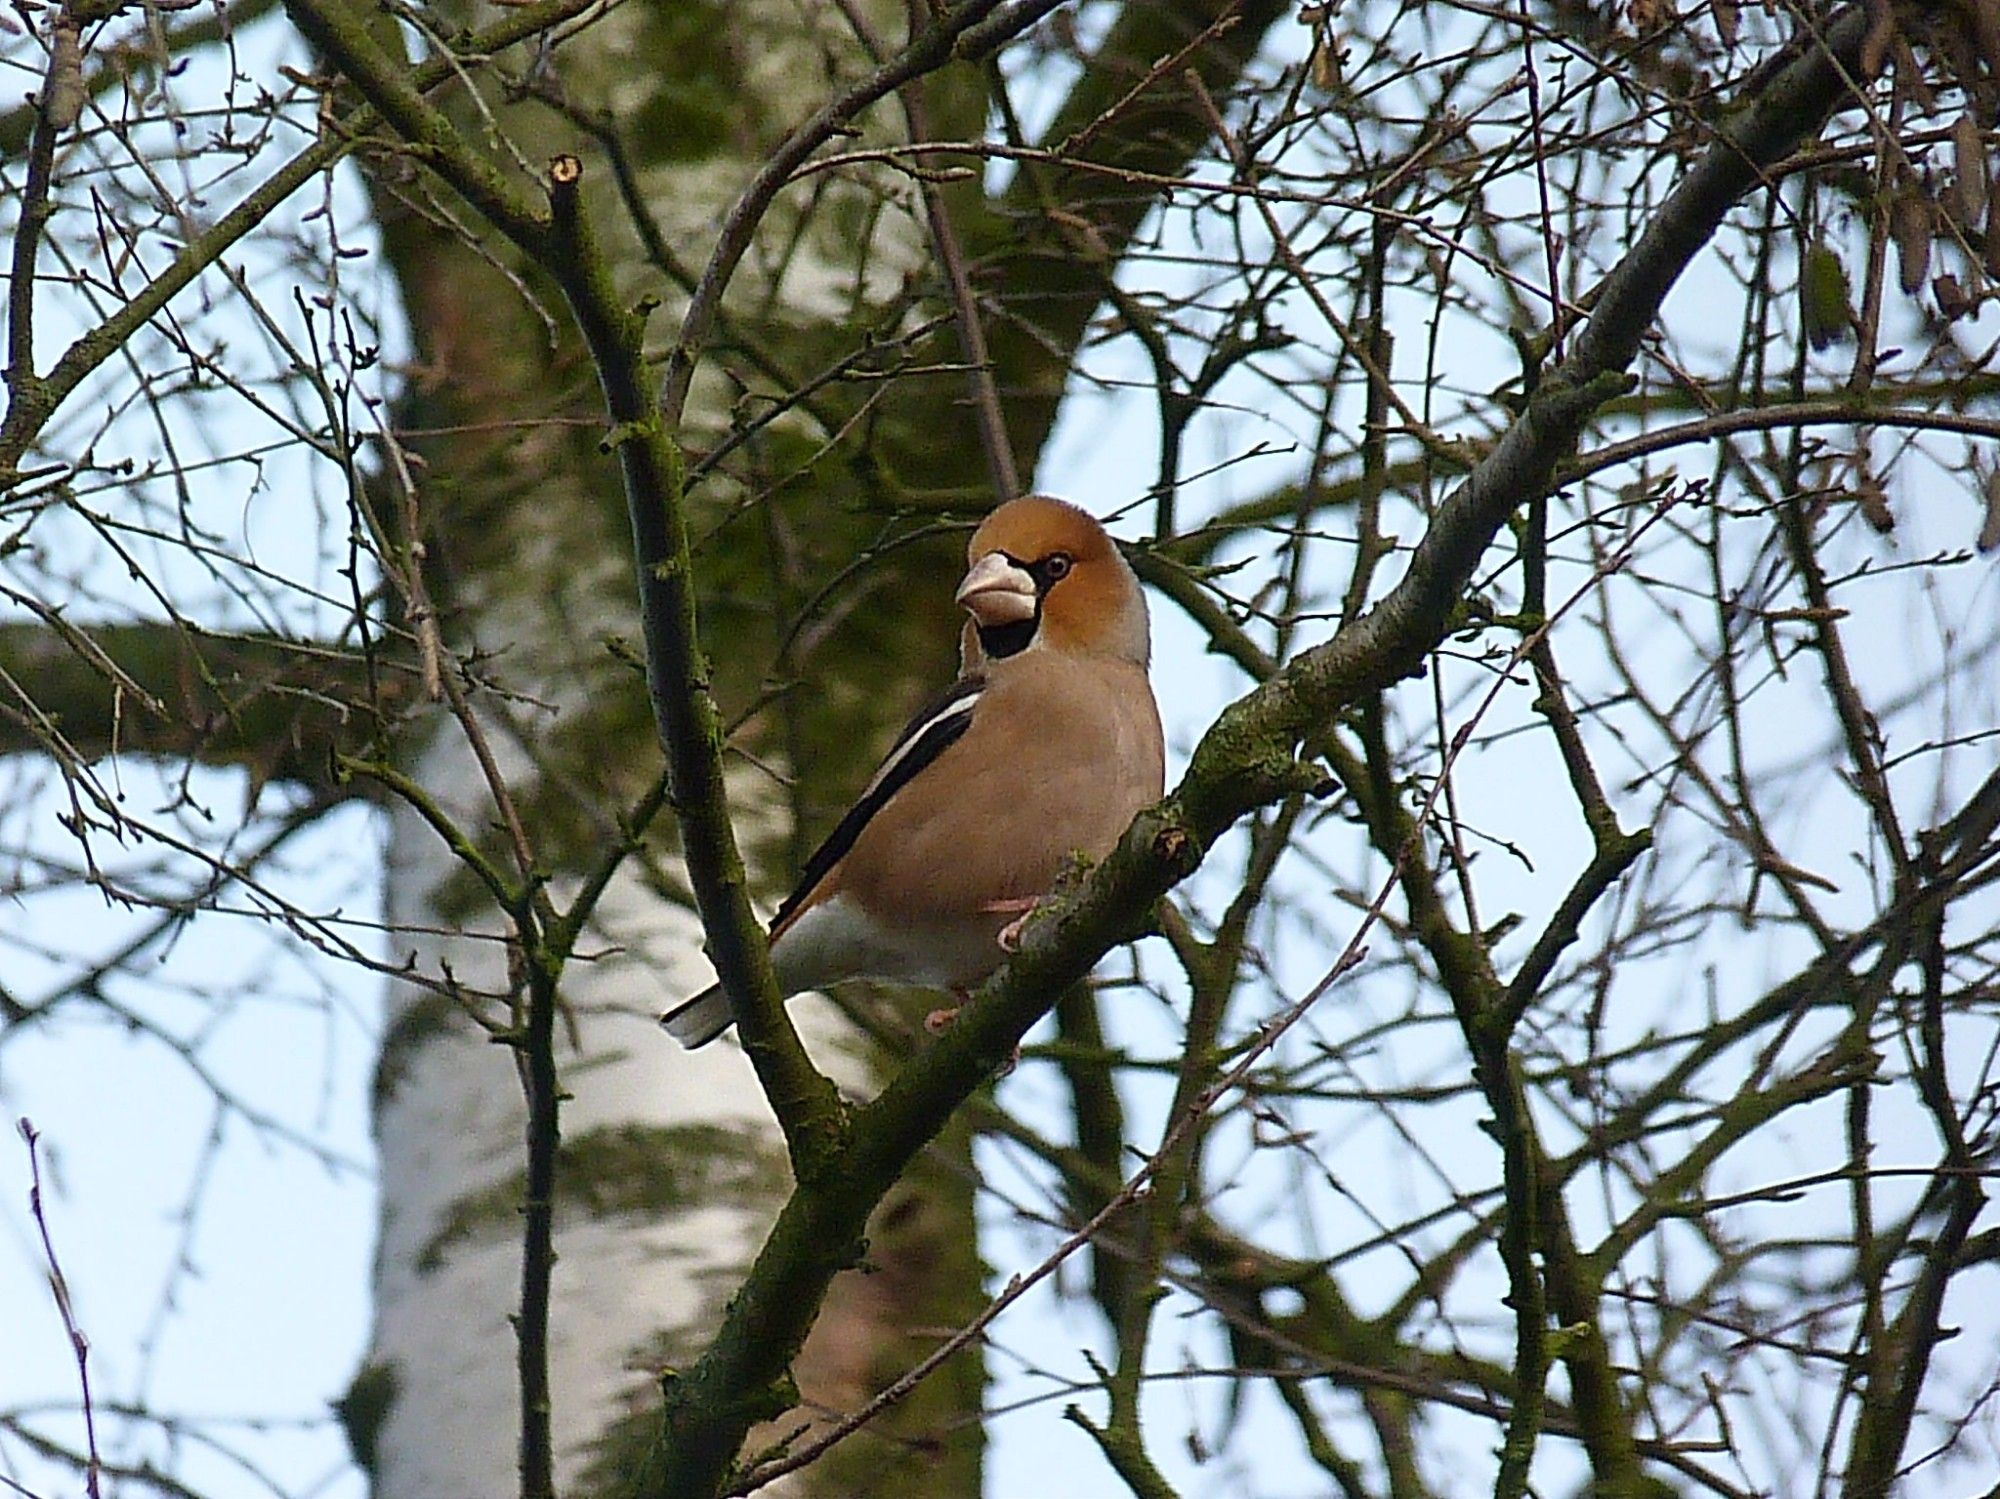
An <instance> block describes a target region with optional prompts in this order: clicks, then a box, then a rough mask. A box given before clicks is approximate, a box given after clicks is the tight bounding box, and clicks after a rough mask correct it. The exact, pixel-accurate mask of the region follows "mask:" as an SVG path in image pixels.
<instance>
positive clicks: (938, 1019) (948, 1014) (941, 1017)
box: [924, 986, 972, 1036]
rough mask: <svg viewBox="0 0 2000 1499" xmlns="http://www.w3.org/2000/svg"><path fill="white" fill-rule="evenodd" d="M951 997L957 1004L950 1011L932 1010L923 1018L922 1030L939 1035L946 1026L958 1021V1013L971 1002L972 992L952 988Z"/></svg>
mask: <svg viewBox="0 0 2000 1499" xmlns="http://www.w3.org/2000/svg"><path fill="white" fill-rule="evenodd" d="M951 997H952V998H953V999H955V1000H957V1001H958V1003H957V1004H955V1005H953V1006H952V1007H951V1008H950V1009H947V1010H932V1011H931V1012H930V1014H928V1015H926V1016H924V1029H925V1030H927V1031H929V1032H930V1033H931V1034H932V1035H933V1036H935V1035H938V1034H940V1033H941V1032H942V1031H943V1030H944V1028H945V1027H946V1026H948V1025H950V1024H951V1023H952V1021H954V1020H956V1019H958V1012H959V1011H960V1010H962V1009H964V1008H965V1007H966V1006H967V1005H968V1004H970V1003H971V1002H972V991H971V990H970V989H961V988H958V987H955V986H954V987H953V989H952V991H951Z"/></svg>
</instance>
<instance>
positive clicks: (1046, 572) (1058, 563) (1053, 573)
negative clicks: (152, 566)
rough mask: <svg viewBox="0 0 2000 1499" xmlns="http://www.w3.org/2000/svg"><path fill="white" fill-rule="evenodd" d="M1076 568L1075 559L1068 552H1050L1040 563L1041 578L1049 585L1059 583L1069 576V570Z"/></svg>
mask: <svg viewBox="0 0 2000 1499" xmlns="http://www.w3.org/2000/svg"><path fill="white" fill-rule="evenodd" d="M1075 566H1076V559H1075V558H1074V557H1072V556H1070V554H1069V553H1068V552H1051V553H1050V554H1049V555H1048V556H1047V557H1046V558H1044V559H1043V561H1042V576H1043V577H1045V578H1047V579H1048V580H1049V581H1050V582H1051V583H1060V582H1062V580H1063V579H1064V578H1067V577H1068V576H1069V570H1070V569H1071V568H1072V567H1075Z"/></svg>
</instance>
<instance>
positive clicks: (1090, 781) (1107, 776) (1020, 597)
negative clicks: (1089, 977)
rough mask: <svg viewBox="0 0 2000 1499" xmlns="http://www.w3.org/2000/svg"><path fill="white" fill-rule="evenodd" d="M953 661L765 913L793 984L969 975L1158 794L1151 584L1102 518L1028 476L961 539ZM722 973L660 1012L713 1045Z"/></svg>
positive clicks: (776, 964)
mask: <svg viewBox="0 0 2000 1499" xmlns="http://www.w3.org/2000/svg"><path fill="white" fill-rule="evenodd" d="M966 561H967V564H968V566H967V569H966V573H965V577H964V579H963V580H962V581H961V582H960V583H959V585H958V594H957V598H958V602H959V604H960V605H961V606H963V608H964V609H965V611H966V613H967V614H968V615H970V616H971V618H970V619H969V620H968V621H967V623H966V627H965V641H964V651H963V655H964V669H963V672H962V674H961V675H960V677H959V679H958V680H957V681H956V682H954V683H953V684H952V685H951V687H950V688H949V689H948V690H947V691H945V692H944V693H942V694H941V695H940V696H938V697H937V698H936V699H934V700H933V701H932V702H930V703H929V704H928V705H926V706H925V707H924V708H923V710H922V711H920V712H919V713H918V714H917V716H916V717H915V718H913V719H911V720H910V724H909V726H908V727H907V728H905V729H904V730H903V732H902V735H901V736H900V737H899V738H898V739H897V740H896V742H895V744H894V746H893V747H892V748H891V749H890V751H889V754H888V757H887V758H886V759H885V760H883V762H882V764H881V766H880V767H879V768H878V769H877V770H876V772H875V774H874V775H873V776H872V777H871V778H870V779H869V782H868V784H867V785H866V786H865V787H863V788H862V791H861V796H860V798H859V799H858V800H857V801H856V802H855V804H854V806H853V807H852V808H851V809H849V811H848V813H847V815H846V816H845V817H843V818H842V819H841V820H840V825H839V826H838V827H836V828H835V829H834V830H833V832H832V834H831V835H830V836H829V837H828V838H827V840H826V841H825V842H824V843H822V844H821V845H820V846H819V848H818V850H817V851H815V852H814V854H813V856H812V857H811V858H810V859H808V860H807V861H806V867H805V872H804V874H802V875H801V876H800V878H799V883H798V887H797V888H796V889H795V890H793V892H792V893H791V895H790V896H788V897H787V898H786V899H785V902H784V904H782V905H781V906H779V907H778V913H777V915H776V916H775V917H773V918H772V921H771V963H772V966H773V968H775V969H776V971H777V977H778V986H779V988H780V989H781V990H782V991H783V993H784V994H785V995H786V997H787V998H789V997H790V996H792V995H794V994H800V993H803V992H805V991H806V990H808V989H818V988H822V987H824V986H826V985H828V984H834V983H838V982H840V981H841V980H842V979H850V978H877V979H890V980H895V981H898V982H902V983H910V984H922V985H926V986H929V987H932V988H938V989H949V990H953V991H956V992H959V993H963V992H964V991H965V990H966V989H968V988H969V987H970V986H971V985H973V984H976V983H978V982H979V981H980V980H981V979H983V978H985V977H986V976H987V975H988V974H989V973H991V972H992V971H993V970H994V969H995V968H997V967H998V966H999V965H1000V962H1001V960H1002V959H1003V958H1004V957H1005V956H1006V955H1007V952H1008V951H1010V950H1011V948H1012V946H1013V940H1014V938H1015V937H1017V936H1018V934H1019V931H1020V927H1021V924H1022V923H1023V922H1024V921H1025V920H1026V917H1027V913H1028V912H1029V911H1030V910H1032V909H1033V907H1034V904H1035V902H1036V900H1037V899H1038V898H1039V897H1040V896H1042V895H1043V894H1045V893H1046V892H1047V891H1048V889H1049V887H1050V886H1051V885H1052V884H1054V882H1055V880H1056V876H1057V875H1058V874H1059V873H1060V872H1061V870H1062V868H1063V865H1064V864H1065V862H1066V861H1067V860H1068V859H1069V857H1070V856H1071V855H1072V854H1073V853H1081V854H1083V855H1085V856H1086V857H1088V858H1091V859H1099V858H1102V857H1103V856H1104V855H1105V854H1107V853H1109V852H1110V851H1111V849H1112V847H1113V845H1115V844H1116V843H1117V841H1118V839H1119V836H1120V835H1121V834H1123V833H1124V831H1125V829H1126V827H1127V826H1128V825H1129V824H1130V823H1131V821H1132V818H1133V817H1134V815H1136V814H1137V813H1138V812H1139V811H1140V810H1141V809H1142V808H1144V807H1147V806H1149V805H1151V804H1152V803H1153V802H1155V801H1157V800H1158V799H1159V797H1160V793H1161V790H1162V788H1163V785H1164V778H1165V757H1164V752H1163V749H1162V744H1161V738H1160V714H1159V709H1158V708H1157V707H1156V706H1155V705H1154V702H1153V689H1152V686H1151V684H1150V683H1149V682H1148V681H1147V677H1146V663H1147V656H1148V639H1147V629H1146V600H1145V596H1144V595H1143V594H1142V593H1141V592H1140V589H1139V580H1138V579H1137V578H1136V577H1135V576H1133V573H1132V569H1131V567H1130V566H1129V565H1128V564H1127V563H1126V561H1125V559H1124V558H1123V557H1122V556H1120V555H1119V553H1118V548H1117V546H1116V545H1115V544H1114V543H1113V542H1112V540H1111V538H1110V537H1109V536H1108V535H1106V534H1105V530H1104V527H1102V526H1101V525H1099V524H1098V523H1097V522H1096V521H1095V520H1094V519H1092V518H1091V517H1090V516H1088V515H1086V514H1085V513H1084V512H1083V511H1081V510H1079V509H1077V508H1076V507H1075V506H1074V505H1070V504H1066V503H1064V502H1063V501H1061V500H1054V499H1049V498H1047V497H1046V496H1043V495H1027V496H1025V497H1023V498H1021V499H1017V500H1011V501H1009V502H1008V503H1007V504H1004V505H1002V506H1001V507H1000V508H999V509H997V510H995V511H994V512H993V513H992V514H991V515H989V516H988V517H987V518H986V520H985V522H984V523H983V524H982V525H981V526H980V527H979V529H978V530H977V531H976V532H974V533H973V537H972V542H971V545H970V546H969V547H968V548H967V549H966ZM735 1020H736V1017H735V1014H734V1012H733V1011H732V1010H731V1008H730V1003H729V998H728V996H727V995H726V994H724V993H723V992H722V988H721V986H720V985H715V986H713V987H711V988H709V989H706V990H704V991H703V992H702V993H700V994H697V995H696V996H695V997H694V998H693V999H690V1000H688V1001H686V1002H685V1003H684V1004H681V1005H678V1006H676V1007H675V1008H674V1009H672V1010H669V1011H668V1012H667V1013H666V1015H665V1016H663V1017H662V1018H661V1024H663V1025H664V1026H666V1028H667V1030H668V1031H669V1032H670V1033H671V1034H672V1035H673V1036H674V1038H675V1039H676V1040H678V1041H679V1042H680V1043H681V1044H682V1045H684V1046H688V1047H695V1046H704V1045H706V1044H707V1043H708V1042H710V1041H713V1040H714V1039H715V1038H716V1037H717V1036H719V1035H721V1034H722V1033H723V1032H724V1031H726V1030H728V1029H729V1027H730V1026H731V1025H733V1024H734V1023H735Z"/></svg>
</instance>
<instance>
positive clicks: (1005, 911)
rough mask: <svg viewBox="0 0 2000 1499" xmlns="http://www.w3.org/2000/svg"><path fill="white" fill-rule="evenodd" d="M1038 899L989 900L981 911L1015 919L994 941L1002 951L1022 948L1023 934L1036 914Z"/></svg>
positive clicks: (1020, 897) (1031, 897)
mask: <svg viewBox="0 0 2000 1499" xmlns="http://www.w3.org/2000/svg"><path fill="white" fill-rule="evenodd" d="M1035 905H1036V897H1034V896H1032V895H1025V896H1016V897H1014V898H1013V899H1011V900H989V901H988V902H987V903H986V904H985V905H983V906H981V907H980V908H979V909H980V910H982V911H987V912H990V913H992V914H993V915H995V916H1008V915H1011V916H1013V917H1014V919H1013V920H1012V921H1010V922H1008V923H1007V924H1006V925H1005V926H1003V927H1001V928H1000V934H999V936H997V937H996V938H995V939H994V940H995V941H997V942H998V943H999V944H1000V951H1002V952H1014V951H1017V950H1018V949H1019V948H1020V946H1021V933H1022V932H1023V931H1025V930H1027V926H1028V918H1029V917H1030V916H1032V915H1034V914H1035Z"/></svg>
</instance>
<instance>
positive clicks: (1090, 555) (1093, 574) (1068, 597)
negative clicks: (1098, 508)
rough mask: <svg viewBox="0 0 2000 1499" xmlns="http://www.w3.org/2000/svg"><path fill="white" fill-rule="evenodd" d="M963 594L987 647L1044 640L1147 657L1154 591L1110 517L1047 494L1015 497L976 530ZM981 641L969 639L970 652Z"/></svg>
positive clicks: (989, 651) (1008, 651) (989, 650)
mask: <svg viewBox="0 0 2000 1499" xmlns="http://www.w3.org/2000/svg"><path fill="white" fill-rule="evenodd" d="M965 557H966V562H967V563H968V564H969V565H968V567H967V570H966V574H965V581H964V582H962V583H960V584H959V588H958V602H959V603H960V604H961V605H963V606H964V608H965V610H966V612H967V613H968V614H970V615H971V616H972V628H973V630H974V631H976V636H977V640H976V643H977V646H978V654H979V656H980V657H981V658H983V659H984V660H988V661H996V660H1004V659H1005V658H1006V657H1008V656H1012V655H1016V654H1018V653H1020V652H1021V651H1024V650H1029V649H1044V650H1056V651H1069V652H1078V653H1082V654H1087V655H1109V656H1116V657H1120V658H1122V659H1124V660H1128V661H1132V662H1135V663H1137V664H1138V665H1140V666H1144V665H1145V664H1146V660H1147V656H1148V654H1149V642H1148V632H1147V628H1146V598H1145V595H1144V593H1143V592H1141V590H1140V588H1139V580H1138V578H1137V577H1135V576H1134V575H1133V572H1132V568H1131V566H1130V565H1129V564H1128V563H1127V562H1126V561H1125V559H1124V557H1123V556H1121V555H1120V554H1119V551H1118V547H1117V544H1116V543H1115V542H1113V541H1112V539H1111V537H1110V536H1109V535H1108V534H1107V533H1106V532H1105V529H1104V527H1103V526H1101V525H1099V524H1098V523H1097V521H1096V520H1095V519H1094V518H1093V517H1092V516H1090V515H1088V514H1086V513H1085V512H1084V511H1082V510H1079V509H1077V507H1076V506H1074V505H1071V504H1068V503H1067V502H1065V501H1063V500H1057V499H1051V498H1050V497H1049V496H1047V495H1039V494H1031V495H1024V496H1022V497H1021V498H1020V499H1018V500H1009V501H1008V502H1007V503H1006V504H1004V505H1002V506H1001V507H1000V508H999V509H997V510H995V511H994V512H993V513H992V514H991V515H989V516H987V517H986V519H985V521H984V522H982V523H981V525H980V527H979V529H978V530H977V531H975V532H973V533H972V541H971V544H970V545H969V546H967V547H966V551H965ZM973 643H974V642H973V641H971V640H968V642H967V645H968V654H970V647H971V646H972V644H973Z"/></svg>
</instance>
